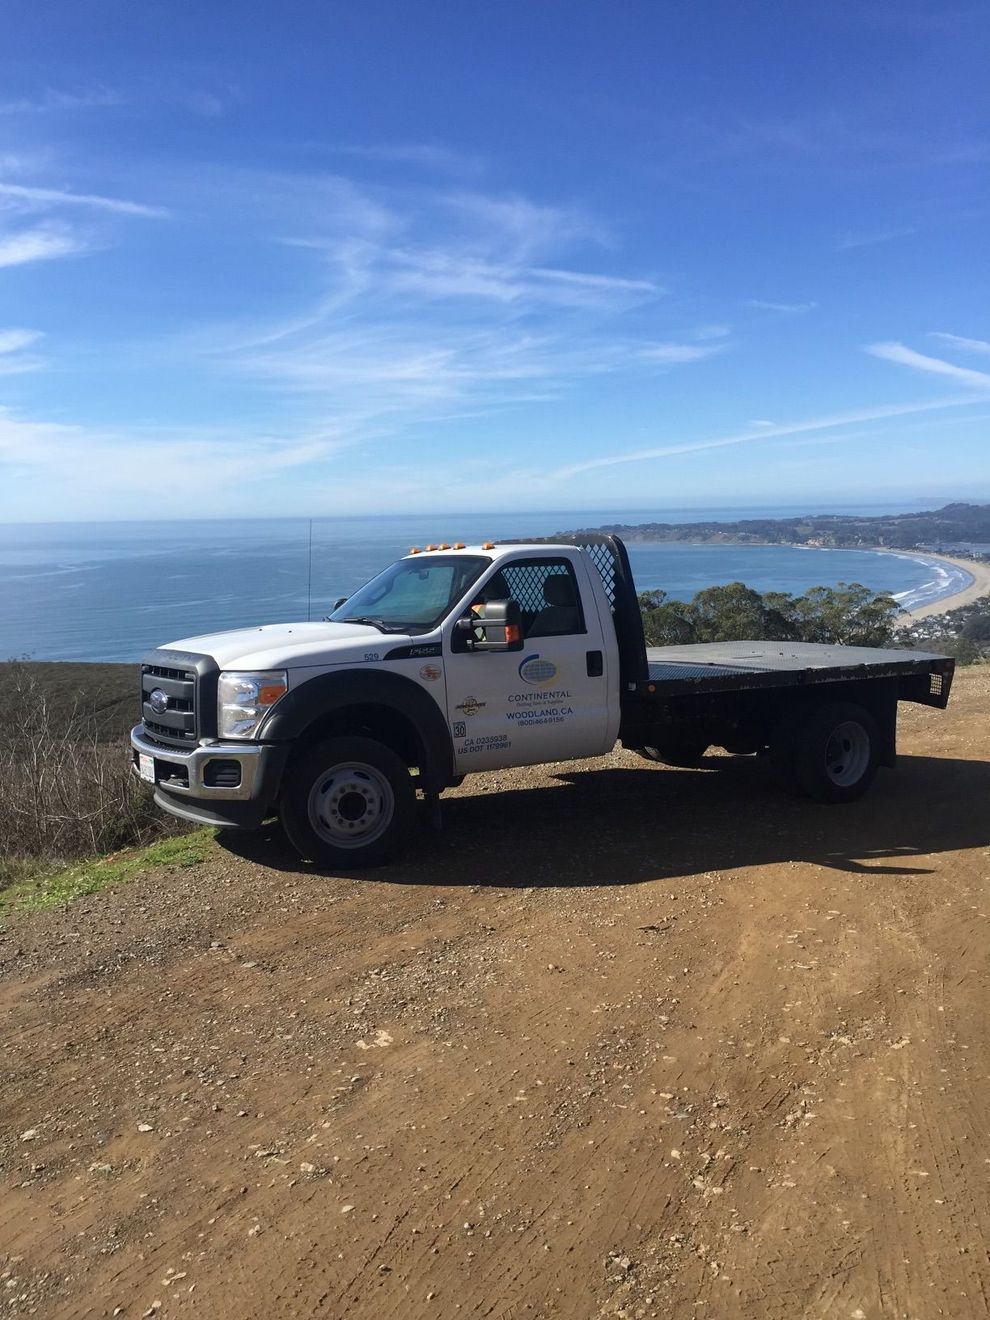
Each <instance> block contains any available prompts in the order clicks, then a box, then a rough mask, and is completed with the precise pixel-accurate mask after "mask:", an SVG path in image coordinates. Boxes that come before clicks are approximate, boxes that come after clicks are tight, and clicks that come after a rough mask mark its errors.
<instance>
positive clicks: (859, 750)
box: [825, 720, 870, 788]
mask: <svg viewBox="0 0 990 1320" xmlns="http://www.w3.org/2000/svg"><path fill="white" fill-rule="evenodd" d="M869 764H870V735H869V734H868V733H867V732H866V730H865V729H864V728H863V726H862V724H857V723H856V721H855V720H846V721H845V722H844V723H842V724H838V725H836V727H835V728H834V729H833V730H832V733H831V735H830V737H829V740H828V743H827V745H826V747H825V773H826V774H827V775H828V777H829V779H830V780H831V781H832V783H833V784H835V785H836V787H837V788H850V787H851V786H852V785H853V784H858V783H859V781H860V780H861V779H862V778H863V775H864V774H866V770H867V767H868V766H869Z"/></svg>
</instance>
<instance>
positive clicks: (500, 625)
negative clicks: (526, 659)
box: [454, 600, 523, 651]
mask: <svg viewBox="0 0 990 1320" xmlns="http://www.w3.org/2000/svg"><path fill="white" fill-rule="evenodd" d="M454 636H455V637H457V638H459V639H460V640H461V643H462V645H463V648H464V650H466V651H521V650H522V649H523V632H522V610H521V609H520V607H519V602H518V601H517V600H490V601H488V602H486V603H485V604H484V605H475V606H472V609H471V613H470V615H468V616H467V618H464V619H458V620H457V623H456V625H455V631H454ZM458 649H460V647H458Z"/></svg>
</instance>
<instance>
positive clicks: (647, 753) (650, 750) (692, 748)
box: [637, 742, 708, 770]
mask: <svg viewBox="0 0 990 1320" xmlns="http://www.w3.org/2000/svg"><path fill="white" fill-rule="evenodd" d="M637 750H638V751H639V754H640V756H642V757H644V758H645V759H646V760H647V761H660V762H661V763H662V764H663V765H674V766H678V767H679V768H680V769H682V770H696V769H697V768H698V766H699V765H701V761H702V758H703V757H704V755H705V752H707V751H708V743H700V742H676V743H673V742H672V743H665V744H664V745H663V746H662V747H640V748H638V749H637Z"/></svg>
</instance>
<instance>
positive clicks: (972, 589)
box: [901, 552, 990, 620]
mask: <svg viewBox="0 0 990 1320" xmlns="http://www.w3.org/2000/svg"><path fill="white" fill-rule="evenodd" d="M925 558H926V559H931V560H934V561H937V562H938V563H942V564H951V565H952V566H953V567H954V568H961V569H963V570H964V571H965V572H966V573H969V574H970V576H971V577H972V579H973V580H972V582H971V583H970V584H969V585H968V586H966V587H963V588H962V589H961V590H960V591H955V592H953V593H952V595H951V596H943V597H942V599H941V600H936V601H932V602H931V604H929V605H919V606H918V607H917V608H916V609H913V610H905V611H904V614H903V615H902V616H901V618H902V619H904V620H907V619H926V618H929V617H930V616H931V615H933V614H945V613H946V612H947V611H948V610H957V609H959V608H960V607H961V606H962V605H971V604H972V603H973V601H974V600H979V598H980V597H981V596H987V595H990V564H983V563H979V562H977V561H976V560H973V559H954V558H953V557H952V556H951V555H930V554H928V553H927V552H926V553H925Z"/></svg>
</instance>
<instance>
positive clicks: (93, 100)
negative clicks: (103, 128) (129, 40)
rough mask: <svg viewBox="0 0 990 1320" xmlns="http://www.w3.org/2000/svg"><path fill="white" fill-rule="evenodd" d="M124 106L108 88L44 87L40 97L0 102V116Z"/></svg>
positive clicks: (122, 98)
mask: <svg viewBox="0 0 990 1320" xmlns="http://www.w3.org/2000/svg"><path fill="white" fill-rule="evenodd" d="M124 104H126V102H125V100H124V97H123V96H121V95H120V93H119V92H115V91H112V90H111V89H110V88H109V87H91V88H88V89H87V90H86V91H82V92H66V91H60V90H58V89H57V88H54V87H46V88H45V90H44V91H43V92H42V93H41V95H40V96H36V97H20V98H18V99H17V100H14V101H0V115H24V114H32V115H33V114H45V113H48V112H50V111H53V110H93V109H100V108H103V107H106V106H117V105H124Z"/></svg>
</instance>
